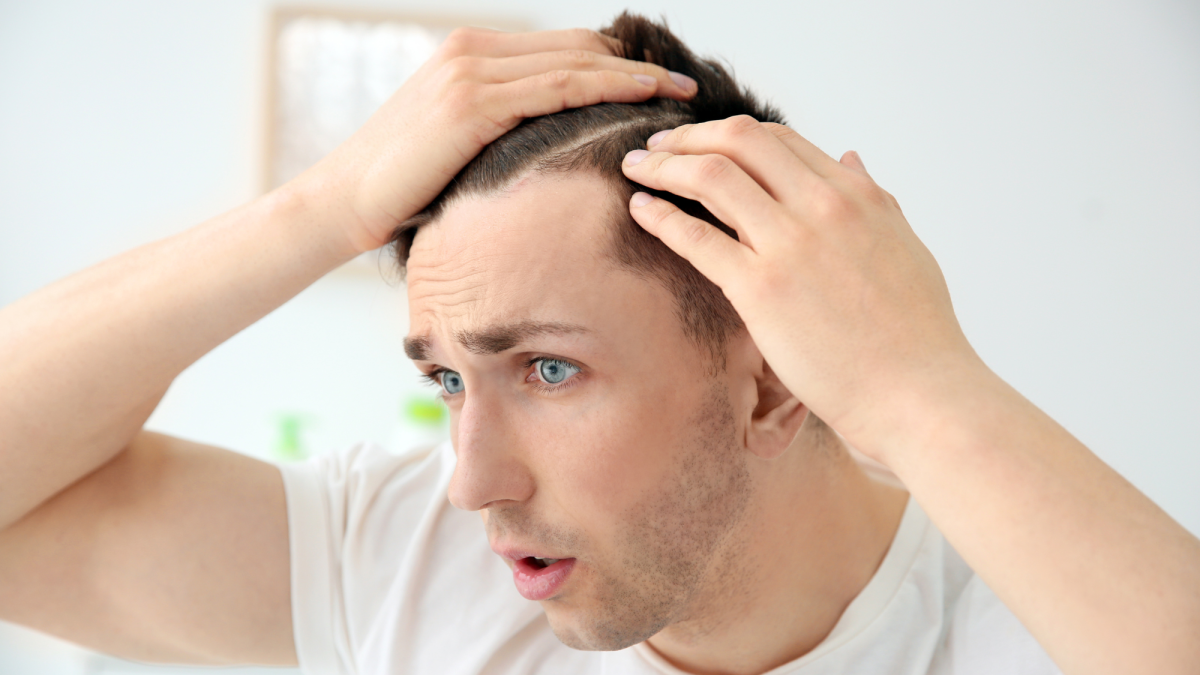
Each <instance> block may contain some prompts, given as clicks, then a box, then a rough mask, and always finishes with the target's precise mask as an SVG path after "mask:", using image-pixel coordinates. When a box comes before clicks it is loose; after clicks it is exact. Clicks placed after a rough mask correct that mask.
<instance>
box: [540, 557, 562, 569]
mask: <svg viewBox="0 0 1200 675" xmlns="http://www.w3.org/2000/svg"><path fill="white" fill-rule="evenodd" d="M534 560H536V561H538V562H539V563H541V565H542V567H549V566H551V565H553V564H554V563H556V562H558V561H559V560H561V558H534Z"/></svg>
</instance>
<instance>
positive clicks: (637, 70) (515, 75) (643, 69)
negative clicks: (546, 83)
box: [454, 49, 696, 100]
mask: <svg viewBox="0 0 1200 675" xmlns="http://www.w3.org/2000/svg"><path fill="white" fill-rule="evenodd" d="M454 62H457V63H460V64H462V65H461V66H460V67H462V68H464V69H466V70H469V71H472V72H473V73H474V74H475V75H476V77H477V78H478V79H480V80H482V81H484V82H491V83H497V82H511V81H513V80H519V79H521V78H525V77H530V76H532V75H538V74H540V73H545V72H548V71H551V70H582V71H597V70H613V71H617V72H623V73H629V74H630V75H633V76H634V77H635V78H638V77H639V76H641V77H649V78H653V79H654V80H657V91H656V93H657V94H658V95H659V96H668V97H670V98H676V99H680V100H687V99H689V98H691V97H692V95H693V94H695V93H696V81H695V80H693V79H692V78H690V77H687V76H684V75H680V74H679V73H672V72H671V71H669V70H667V69H666V68H663V67H662V66H656V65H654V64H652V63H646V62H644V61H630V60H628V59H622V58H618V57H616V56H607V55H604V54H597V53H596V52H591V51H588V50H586V49H570V50H566V51H557V52H538V53H536V54H522V55H520V56H509V57H506V58H500V59H492V58H482V57H474V56H464V57H459V58H457V59H454Z"/></svg>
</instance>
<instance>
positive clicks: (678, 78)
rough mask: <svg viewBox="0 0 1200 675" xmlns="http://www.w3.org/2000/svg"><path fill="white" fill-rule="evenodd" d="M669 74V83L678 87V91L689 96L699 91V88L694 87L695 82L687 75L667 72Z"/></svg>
mask: <svg viewBox="0 0 1200 675" xmlns="http://www.w3.org/2000/svg"><path fill="white" fill-rule="evenodd" d="M669 74H670V76H671V81H672V82H674V83H675V84H677V85H679V88H680V89H682V90H684V91H686V92H688V93H689V94H694V93H695V92H696V90H697V89H699V87H698V86H696V81H695V80H693V79H692V78H690V77H688V76H687V75H684V74H683V73H677V72H675V71H673V70H672V71H669Z"/></svg>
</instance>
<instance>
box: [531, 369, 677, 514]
mask: <svg viewBox="0 0 1200 675" xmlns="http://www.w3.org/2000/svg"><path fill="white" fill-rule="evenodd" d="M686 393H687V392H686V391H684V390H681V388H680V387H679V386H671V387H663V386H655V385H654V384H653V383H649V384H643V385H640V386H631V387H622V388H620V390H619V391H613V392H611V393H610V394H609V395H607V396H605V397H604V398H603V399H602V400H600V401H596V402H594V403H592V404H590V405H588V406H586V408H585V409H583V410H579V411H577V414H572V415H570V416H569V418H568V419H566V420H563V421H562V422H561V423H559V424H556V425H554V426H553V428H552V430H551V431H549V432H547V433H544V434H542V435H541V436H542V438H540V439H539V440H538V441H535V442H533V443H531V446H532V447H537V448H539V450H538V451H537V452H536V453H535V454H533V455H532V456H531V460H532V462H533V463H534V465H535V466H534V467H533V468H534V471H535V474H536V475H537V477H538V489H539V491H541V492H542V493H543V494H544V495H546V496H547V497H549V498H550V499H551V500H552V501H553V503H554V504H555V506H554V508H555V509H557V510H560V512H562V513H563V514H564V515H566V517H567V518H569V519H570V520H571V521H572V522H573V523H574V524H575V525H576V526H577V527H579V528H581V529H584V530H587V531H590V532H592V533H593V534H595V535H598V536H600V537H601V538H607V536H606V535H607V534H608V533H607V532H605V530H609V529H611V528H614V527H616V526H617V525H619V522H620V520H621V518H622V517H625V514H626V513H627V512H628V510H629V508H630V507H631V506H632V505H634V504H637V503H639V502H643V501H645V500H646V497H647V496H648V495H651V494H655V493H657V492H658V491H660V490H661V489H662V486H663V485H665V484H668V482H669V481H668V480H667V479H668V478H669V477H670V476H671V475H672V473H673V471H674V469H675V467H676V465H677V464H678V461H679V460H678V458H677V456H676V455H677V450H676V446H678V445H679V443H680V439H681V438H683V437H685V436H686V435H687V434H688V430H687V427H689V426H690V425H691V424H692V423H693V421H694V420H692V419H691V412H692V406H691V405H689V402H690V399H689V398H688V396H687V395H686ZM606 516H608V517H606Z"/></svg>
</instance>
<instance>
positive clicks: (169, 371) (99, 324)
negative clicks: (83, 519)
mask: <svg viewBox="0 0 1200 675" xmlns="http://www.w3.org/2000/svg"><path fill="white" fill-rule="evenodd" d="M333 217H334V214H332V213H330V212H329V211H327V210H323V208H322V207H321V206H320V205H313V207H312V208H309V206H308V205H306V201H305V199H304V197H303V195H301V194H300V193H299V192H297V191H295V190H292V189H287V190H283V191H278V192H276V193H272V194H271V195H267V196H265V197H263V198H260V199H258V200H256V201H254V202H251V203H249V204H247V205H245V206H242V207H240V208H238V209H235V210H233V211H231V212H229V213H227V214H225V215H222V216H220V217H217V218H214V219H213V220H211V221H209V222H206V223H204V224H202V225H200V226H198V227H195V228H193V229H191V230H188V231H186V232H183V233H181V234H179V235H176V236H173V237H170V238H167V239H164V240H162V241H158V242H155V243H152V244H149V245H146V246H143V247H141V248H138V249H135V250H132V251H130V252H128V253H125V254H123V255H120V256H117V257H115V258H112V259H110V260H108V261H105V262H103V263H101V264H99V265H97V266H95V267H93V268H90V269H87V270H85V271H83V272H80V273H78V274H75V275H73V276H71V277H68V278H66V279H64V280H62V281H59V282H57V283H55V284H52V285H51V286H48V287H46V288H45V289H42V290H41V291H39V292H37V293H34V294H32V295H30V296H28V297H26V298H24V299H22V300H20V301H18V302H16V303H13V304H12V305H10V306H8V307H6V308H4V309H3V310H0V382H3V383H4V386H3V387H2V388H0V466H3V467H4V470H3V471H2V472H0V528H2V527H4V526H7V525H8V524H11V523H12V522H14V521H15V520H17V519H19V518H20V517H22V516H23V515H24V514H25V513H27V512H29V511H30V510H32V509H33V508H35V507H36V506H37V505H38V504H40V503H41V502H43V501H44V500H45V499H47V498H48V497H50V496H52V495H53V494H55V493H56V492H58V491H59V490H61V489H62V488H64V487H66V486H67V485H69V484H71V483H73V482H74V481H76V480H78V479H79V478H81V477H82V476H84V475H86V474H88V473H90V472H91V471H93V470H94V469H96V468H97V467H99V466H100V465H102V464H104V463H105V462H107V461H109V460H110V459H112V457H113V456H115V455H116V454H117V453H118V452H120V451H121V449H122V448H124V447H125V446H126V445H127V444H128V443H129V441H130V440H131V439H132V438H133V437H134V435H135V434H136V433H137V432H138V430H139V429H140V428H141V426H142V424H143V423H144V421H145V419H146V417H148V416H149V414H150V412H151V411H152V410H153V408H154V406H155V405H156V404H157V401H158V399H159V398H160V397H161V396H162V394H163V393H164V392H165V391H166V389H167V387H168V386H169V385H170V383H171V381H172V380H173V379H174V378H175V377H176V376H177V375H178V374H179V373H180V372H181V371H182V370H183V369H185V368H187V367H188V366H189V365H190V364H192V363H193V362H194V361H196V360H197V359H198V358H200V357H201V356H203V355H204V354H205V353H207V352H208V351H209V350H211V349H212V348H214V347H216V346H217V345H219V344H220V343H221V342H223V341H225V340H226V339H228V338H229V337H231V336H232V335H234V334H235V333H237V332H238V331H240V330H242V329H243V328H245V327H247V326H249V325H250V324H252V323H254V322H255V321H257V320H258V319H259V318H261V317H263V316H264V315H266V314H267V313H269V312H270V311H271V310H273V309H275V308H276V307H278V306H279V305H281V304H282V303H284V302H285V301H287V300H288V299H289V298H291V297H292V296H294V295H295V294H297V293H298V292H300V291H301V290H303V289H304V288H305V287H307V286H308V285H309V284H311V283H312V282H313V281H315V280H316V279H318V278H320V277H321V276H322V275H323V274H325V273H326V272H328V271H329V270H331V269H333V268H334V267H336V266H337V265H338V264H340V263H342V262H344V261H345V260H347V259H349V258H350V257H352V256H353V254H354V251H353V250H352V249H351V247H350V246H349V244H348V243H347V242H346V241H345V239H344V235H341V234H339V232H338V229H337V228H335V227H334V226H333V225H335V223H330V222H328V221H329V220H330V219H332V218H333Z"/></svg>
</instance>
